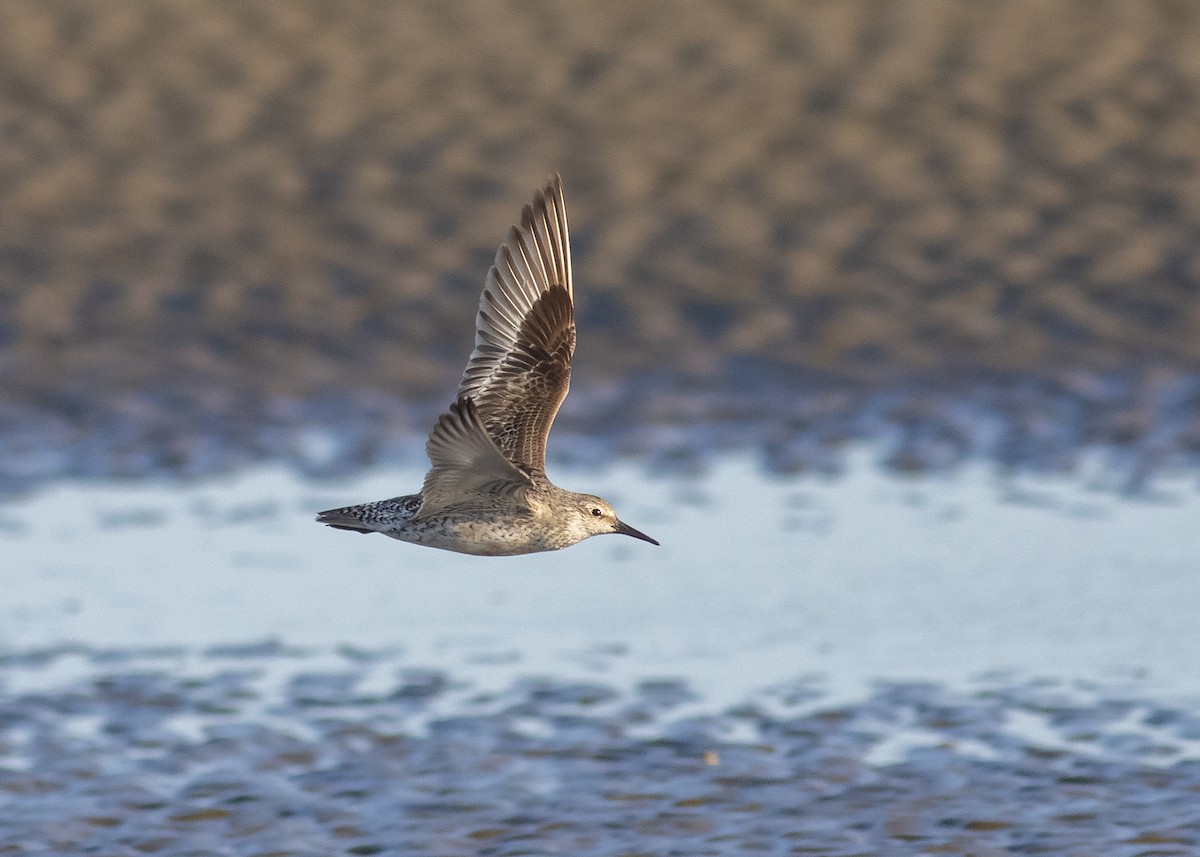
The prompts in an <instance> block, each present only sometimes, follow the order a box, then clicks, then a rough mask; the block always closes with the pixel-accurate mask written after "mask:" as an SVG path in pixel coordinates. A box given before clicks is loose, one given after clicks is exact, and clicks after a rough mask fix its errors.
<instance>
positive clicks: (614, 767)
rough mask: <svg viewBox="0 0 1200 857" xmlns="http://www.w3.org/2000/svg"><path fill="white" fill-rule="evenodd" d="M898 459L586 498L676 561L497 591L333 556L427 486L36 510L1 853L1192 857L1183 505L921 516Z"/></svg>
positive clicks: (399, 481)
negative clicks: (334, 514) (826, 473)
mask: <svg viewBox="0 0 1200 857" xmlns="http://www.w3.org/2000/svg"><path fill="white" fill-rule="evenodd" d="M886 454H887V452H886V449H885V448H883V447H881V446H880V445H864V446H859V447H856V448H855V449H854V450H852V451H850V452H849V453H848V454H847V467H846V472H845V474H844V475H843V476H841V477H839V478H807V479H794V478H792V479H781V478H779V477H776V476H769V475H764V473H763V471H762V470H761V468H760V467H759V466H758V465H756V464H755V463H754V462H753V461H752V460H750V459H748V458H745V457H737V456H734V457H730V458H727V459H724V460H721V461H720V462H719V463H718V464H717V465H716V466H714V467H713V468H711V470H710V471H709V472H708V474H707V475H705V476H700V477H696V476H692V477H689V476H682V475H662V474H657V475H655V474H653V473H650V472H647V471H646V470H644V469H641V468H637V467H633V466H628V465H626V466H618V467H613V468H611V469H608V470H605V471H603V472H597V471H595V470H582V469H565V470H564V469H561V468H559V469H557V470H556V471H555V474H554V475H555V477H556V479H557V481H559V482H560V483H561V484H564V485H567V486H571V487H576V488H580V489H587V490H593V491H597V492H598V493H601V494H604V495H605V496H608V497H609V498H610V499H612V500H613V502H614V503H615V505H616V506H617V508H618V510H619V511H620V513H621V514H622V516H623V517H624V518H626V519H628V520H629V521H631V522H632V523H634V524H635V525H636V526H638V527H640V528H643V529H645V530H646V531H647V532H649V533H651V534H652V535H654V536H655V537H657V538H659V539H660V540H661V541H662V542H663V546H662V547H661V548H658V549H655V548H653V547H652V546H649V545H645V544H643V543H641V542H637V541H635V540H632V539H621V538H618V537H604V538H597V539H592V540H590V541H588V542H585V543H583V544H581V545H579V546H577V547H575V548H572V549H571V550H569V551H565V552H559V553H554V554H546V555H540V556H532V557H524V558H511V559H501V560H492V561H488V560H479V559H475V558H470V557H461V556H457V555H453V554H447V553H442V552H437V551H431V550H426V549H423V548H418V547H414V546H410V545H404V544H401V543H398V542H394V541H392V540H389V539H386V538H383V537H380V536H374V535H373V536H369V537H362V536H359V535H357V534H350V533H343V532H338V531H333V530H329V529H327V528H323V527H320V526H318V525H316V524H315V523H314V522H313V521H312V520H311V516H312V514H313V512H314V511H315V510H318V509H321V508H327V507H329V506H331V505H335V504H338V503H343V502H353V501H357V500H364V499H368V498H374V497H382V496H387V495H389V494H392V493H396V492H399V491H404V490H408V489H409V488H410V487H411V486H415V485H417V484H419V479H420V472H419V470H417V469H398V470H395V471H393V472H387V473H381V474H378V475H375V476H372V477H370V478H365V479H356V480H353V481H339V482H311V481H303V480H301V479H299V478H297V477H295V476H294V475H292V474H291V473H290V472H288V471H285V470H281V469H271V468H267V469H262V470H259V471H257V472H253V473H248V474H246V475H244V476H241V477H238V478H235V479H225V480H209V481H202V482H198V483H196V484H193V485H191V486H187V487H182V488H181V487H178V486H175V487H171V486H166V487H164V486H153V485H148V484H145V483H137V484H131V485H128V486H114V485H111V484H101V485H79V484H61V485H58V486H56V487H53V488H51V489H47V490H45V491H43V492H41V493H40V494H38V495H37V496H35V497H32V498H30V499H27V500H25V501H23V502H21V503H19V504H13V505H10V506H8V507H7V508H6V509H5V510H4V513H3V518H2V520H0V525H2V527H3V529H2V532H3V535H2V536H0V538H3V540H4V550H5V555H6V558H10V560H9V561H8V562H6V564H5V569H4V571H2V572H0V576H2V578H3V579H2V580H0V584H2V585H3V590H4V593H5V594H4V596H3V598H2V599H0V610H2V613H0V628H2V631H0V633H2V635H3V646H4V654H3V656H0V688H2V690H0V817H3V818H5V819H7V821H5V822H3V823H0V833H2V835H3V841H4V842H5V844H6V845H7V846H10V847H13V848H15V849H16V851H17V853H95V852H96V851H97V850H98V851H100V852H102V853H116V854H119V853H131V854H132V853H169V854H189V853H190V854H209V853H212V854H262V853H278V854H327V853H356V854H374V853H387V854H414V853H438V854H479V853H489V854H491V853H494V854H550V853H563V852H569V853H579V854H623V853H654V854H657V853H667V852H670V851H675V852H678V853H716V854H723V853H744V852H745V851H746V850H761V851H764V852H765V853H780V854H783V853H816V854H864V853H868V854H891V853H895V854H908V853H916V852H918V851H925V850H928V849H930V848H933V849H936V851H937V852H938V853H951V854H956V853H961V854H987V853H1005V852H1004V849H1010V850H1013V851H1019V852H1021V853H1050V854H1067V853H1085V851H1083V850H1080V849H1088V848H1091V849H1094V850H1099V851H1101V852H1102V853H1105V854H1125V853H1128V854H1138V853H1162V854H1186V853H1194V851H1195V848H1196V847H1197V844H1198V843H1200V838H1198V837H1200V834H1198V831H1197V828H1196V822H1195V816H1194V803H1195V801H1194V796H1195V790H1196V789H1197V788H1200V714H1198V712H1200V703H1198V700H1200V679H1198V673H1197V671H1196V670H1195V664H1196V663H1200V635H1196V634H1195V633H1194V632H1193V629H1194V624H1195V605H1196V604H1197V603H1200V600H1198V598H1197V596H1198V595H1200V584H1198V583H1197V579H1196V576H1195V573H1194V568H1195V557H1197V556H1200V533H1198V532H1197V530H1196V528H1195V527H1194V521H1195V520H1197V512H1198V507H1200V498H1198V497H1197V495H1196V492H1195V490H1194V484H1193V482H1194V480H1193V479H1192V477H1191V476H1189V475H1181V476H1179V477H1177V478H1175V479H1172V478H1171V477H1170V476H1169V475H1162V476H1160V478H1159V479H1158V481H1157V482H1156V487H1155V490H1154V491H1153V492H1152V493H1147V494H1145V495H1144V496H1142V497H1141V498H1138V499H1129V498H1128V497H1124V496H1123V495H1121V494H1120V493H1119V492H1117V491H1114V490H1113V486H1112V485H1111V484H1106V483H1105V481H1104V480H1105V479H1106V478H1107V477H1106V476H1105V474H1106V473H1107V472H1108V469H1107V467H1106V465H1105V464H1104V462H1103V456H1096V457H1095V458H1094V459H1089V460H1088V461H1090V464H1089V463H1088V462H1087V461H1085V466H1084V467H1083V468H1082V472H1081V473H1080V474H1079V475H1077V476H1075V477H1072V478H1069V479H1068V478H1060V479H1050V478H1046V477H1029V476H1016V477H1014V476H1003V475H999V474H998V472H997V470H996V468H995V467H994V466H992V465H987V464H972V465H968V466H964V467H961V468H959V469H958V470H957V471H956V472H954V473H953V474H950V475H946V476H943V477H936V478H935V477H923V478H903V477H898V476H896V475H894V474H890V473H888V472H886V471H882V470H880V469H879V468H878V467H877V466H876V464H877V463H878V461H879V460H880V458H881V457H883V456H886ZM1085 458H1086V456H1085ZM1089 474H1092V475H1094V476H1095V478H1094V479H1093V478H1090V477H1089ZM1118 808H1119V811H1117V809H1118ZM987 849H992V850H991V851H989V850H987ZM1072 849H1074V850H1072ZM1094 850H1093V852H1092V853H1094Z"/></svg>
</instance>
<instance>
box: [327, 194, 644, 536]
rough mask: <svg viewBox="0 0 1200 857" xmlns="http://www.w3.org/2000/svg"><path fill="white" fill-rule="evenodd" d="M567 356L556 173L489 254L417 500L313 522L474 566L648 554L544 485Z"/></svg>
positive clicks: (567, 280) (567, 299)
mask: <svg viewBox="0 0 1200 857" xmlns="http://www.w3.org/2000/svg"><path fill="white" fill-rule="evenodd" d="M574 351H575V310H574V302H573V290H572V284H571V247H570V241H569V237H568V234H567V210H566V205H565V203H564V202H563V192H562V180H561V179H560V178H559V176H557V175H555V176H554V178H552V179H551V180H550V181H549V182H548V183H547V184H546V186H545V187H543V188H542V189H541V190H540V191H538V193H537V194H536V195H535V196H534V198H533V203H532V204H531V205H526V206H525V209H524V211H523V212H522V213H521V225H520V226H514V227H512V228H511V229H509V232H508V239H507V240H506V241H505V242H504V244H502V245H501V246H500V249H499V250H498V251H497V252H496V260H495V262H494V263H493V265H492V269H491V270H490V271H489V272H488V275H487V281H486V283H485V285H484V287H483V296H482V297H481V298H480V300H479V312H478V314H477V315H476V317H475V350H474V351H473V352H472V353H471V358H470V360H468V361H467V368H466V370H465V371H464V372H463V376H462V381H461V382H460V383H459V387H458V395H457V396H456V398H455V400H454V403H453V404H452V405H450V409H449V410H448V411H447V412H446V413H444V414H442V415H441V416H440V417H439V418H438V421H437V424H436V425H435V426H434V427H433V431H432V432H431V433H430V435H429V441H428V442H427V443H426V445H425V450H426V452H427V453H428V455H429V462H430V465H431V467H430V468H429V472H428V473H427V474H426V475H425V482H424V484H423V485H422V486H421V491H420V493H419V494H406V495H404V496H401V497H393V498H391V499H390V500H379V501H377V502H375V503H363V504H361V505H358V506H346V507H345V508H342V509H330V510H329V511H327V512H321V513H320V514H319V515H317V521H318V522H320V523H322V524H328V525H329V526H331V527H337V528H338V529H342V530H354V531H356V532H360V533H383V534H384V535H387V536H391V537H392V538H394V539H399V540H400V541H404V542H412V543H413V544H418V545H428V546H429V547H435V548H442V549H444V550H450V551H457V552H459V553H467V554H476V555H479V556H508V555H512V554H525V553H535V552H537V551H550V550H558V549H560V548H565V547H569V546H570V545H573V544H575V543H576V542H580V541H583V540H584V539H586V538H589V537H590V536H598V535H602V534H604V533H621V534H623V535H626V536H633V537H634V538H636V539H642V540H643V541H647V542H650V543H651V544H654V545H657V544H658V542H656V541H655V540H654V539H652V538H650V537H649V536H648V535H646V534H645V533H642V532H639V531H638V530H635V529H634V528H633V527H631V526H629V525H628V524H626V523H624V522H623V521H621V520H620V519H619V518H618V517H617V513H616V512H615V511H613V507H612V505H611V504H610V503H609V502H608V501H607V500H604V499H602V498H600V497H596V496H594V495H592V494H577V493H575V492H574V491H566V490H564V489H562V488H559V487H558V486H557V485H554V484H553V483H552V482H550V480H549V479H548V478H547V477H546V437H547V436H548V435H549V433H550V425H551V424H552V423H553V422H554V417H555V415H556V414H557V413H558V409H559V406H560V405H561V404H562V402H563V399H565V398H566V395H567V387H568V386H569V384H570V380H571V355H572V354H573V353H574Z"/></svg>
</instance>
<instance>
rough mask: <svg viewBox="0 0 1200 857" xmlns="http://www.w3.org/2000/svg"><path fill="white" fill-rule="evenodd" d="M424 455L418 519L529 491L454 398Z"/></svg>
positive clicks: (466, 404) (474, 415)
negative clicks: (426, 465) (425, 463)
mask: <svg viewBox="0 0 1200 857" xmlns="http://www.w3.org/2000/svg"><path fill="white" fill-rule="evenodd" d="M425 451H426V452H427V453H428V454H429V462H430V464H431V465H432V466H431V467H430V468H429V472H428V473H427V474H425V484H424V485H423V486H422V488H421V508H420V510H419V511H418V512H417V515H416V517H418V518H425V517H428V516H429V515H432V514H434V513H436V512H439V511H441V510H443V509H446V508H448V507H450V506H463V505H479V504H480V503H483V504H486V503H487V502H488V501H489V500H491V499H494V500H502V499H504V498H506V497H509V498H513V497H523V496H524V493H525V490H526V489H527V488H529V487H530V481H529V477H528V476H526V475H525V474H524V473H522V472H521V471H520V470H518V469H517V468H516V467H515V466H514V465H513V463H512V462H511V461H509V460H508V459H507V458H505V457H504V456H503V455H502V454H501V453H500V450H498V449H497V448H496V444H495V443H493V442H492V439H491V438H490V437H489V436H488V434H487V430H486V429H484V427H483V423H482V421H481V420H480V418H479V413H478V411H477V410H476V408H475V404H474V403H473V402H472V401H471V400H470V399H468V398H461V397H460V398H459V399H458V401H456V402H455V403H454V404H452V405H451V406H450V410H449V411H448V412H446V413H444V414H442V415H441V416H440V417H438V421H437V425H435V426H434V427H433V431H432V432H431V433H430V435H429V441H428V442H427V443H426V444H425Z"/></svg>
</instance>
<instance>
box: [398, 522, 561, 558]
mask: <svg viewBox="0 0 1200 857" xmlns="http://www.w3.org/2000/svg"><path fill="white" fill-rule="evenodd" d="M412 523H413V524H416V526H410V527H405V528H404V529H400V530H396V531H393V532H389V533H388V535H389V536H391V537H392V538H395V539H400V540H401V541H405V542H411V543H413V544H418V545H425V546H427V547H433V548H441V549H442V550H449V551H455V552H457V553H466V554H473V555H475V556H513V555H517V554H526V553H537V552H539V551H547V550H556V549H558V548H560V547H564V545H562V544H551V543H549V542H548V541H547V540H546V538H545V534H544V533H540V532H538V529H537V528H536V527H531V526H529V524H528V523H527V522H524V521H522V522H520V523H517V522H512V523H510V522H505V521H496V520H491V521H484V520H464V519H463V518H436V519H430V520H421V519H418V520H417V521H413V522H412Z"/></svg>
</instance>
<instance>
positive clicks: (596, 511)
mask: <svg viewBox="0 0 1200 857" xmlns="http://www.w3.org/2000/svg"><path fill="white" fill-rule="evenodd" d="M592 515H593V517H596V518H602V517H604V513H603V512H601V511H600V510H599V509H592Z"/></svg>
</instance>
